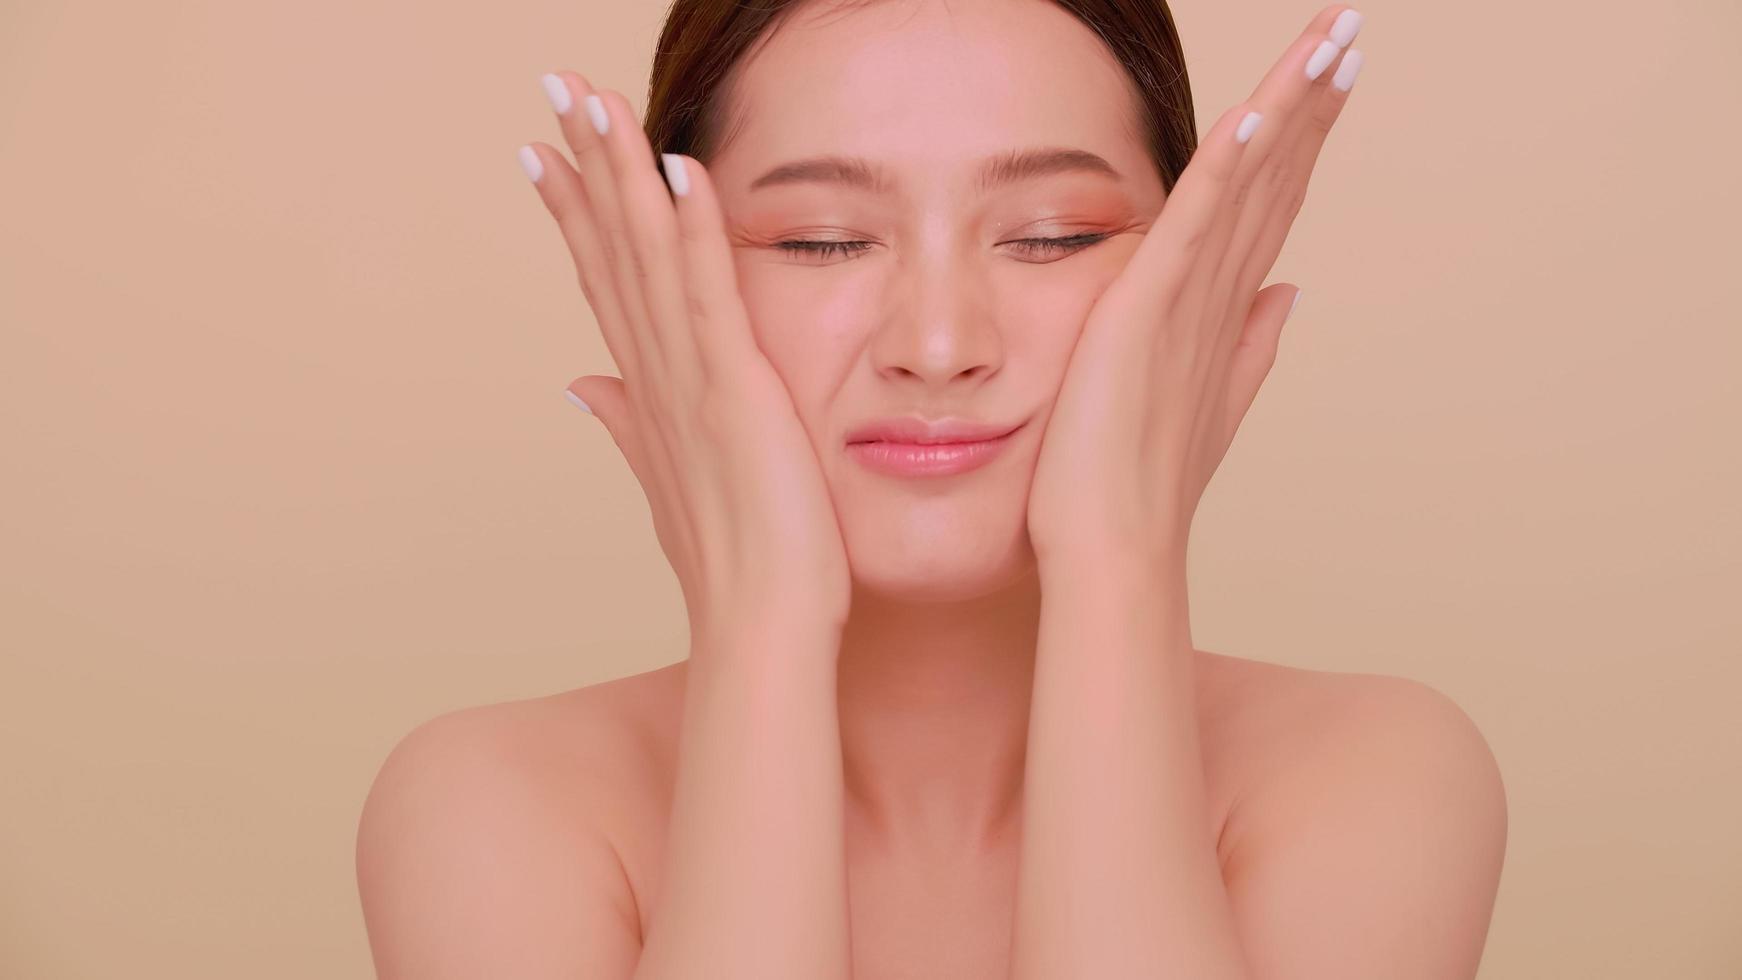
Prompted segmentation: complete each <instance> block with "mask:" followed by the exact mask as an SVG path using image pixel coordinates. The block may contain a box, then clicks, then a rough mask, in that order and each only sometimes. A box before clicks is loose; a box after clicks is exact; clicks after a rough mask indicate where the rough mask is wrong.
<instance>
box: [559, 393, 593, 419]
mask: <svg viewBox="0 0 1742 980" xmlns="http://www.w3.org/2000/svg"><path fill="white" fill-rule="evenodd" d="M563 397H565V398H567V399H568V400H569V401H571V402H574V403H575V406H576V407H577V408H579V409H580V410H581V411H583V412H586V413H587V414H588V415H591V414H593V410H592V409H590V408H588V407H587V403H586V402H584V401H581V399H580V396H579V395H576V394H575V393H574V392H572V391H570V390H568V389H567V388H564V389H563Z"/></svg>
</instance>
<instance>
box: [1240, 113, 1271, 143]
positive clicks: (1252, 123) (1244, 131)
mask: <svg viewBox="0 0 1742 980" xmlns="http://www.w3.org/2000/svg"><path fill="white" fill-rule="evenodd" d="M1263 119H1264V114H1263V113H1261V112H1248V113H1247V114H1246V115H1244V116H1242V117H1241V118H1240V125H1239V126H1238V127H1236V128H1235V130H1234V142H1236V143H1244V142H1246V141H1247V140H1249V139H1251V138H1252V134H1253V133H1255V132H1257V131H1258V123H1259V122H1260V121H1262V120H1263Z"/></svg>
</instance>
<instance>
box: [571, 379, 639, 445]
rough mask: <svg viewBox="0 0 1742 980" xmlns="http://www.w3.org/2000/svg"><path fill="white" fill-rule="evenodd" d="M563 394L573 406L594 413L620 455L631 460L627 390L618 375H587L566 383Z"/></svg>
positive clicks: (632, 443) (630, 424)
mask: <svg viewBox="0 0 1742 980" xmlns="http://www.w3.org/2000/svg"><path fill="white" fill-rule="evenodd" d="M563 395H564V397H566V398H567V399H568V400H569V402H570V403H571V404H573V405H574V406H575V407H577V408H580V409H582V410H583V411H586V412H588V413H590V414H592V415H596V416H598V418H599V421H600V422H603V423H604V424H605V431H607V432H609V433H610V434H611V441H612V442H615V443H616V444H617V448H618V449H619V450H621V451H622V453H623V456H624V458H626V459H630V460H633V459H634V456H632V455H631V452H632V447H633V446H634V444H635V433H634V431H633V429H634V424H633V423H632V422H630V420H629V393H628V389H626V388H625V387H624V386H623V379H622V378H614V377H611V376H610V375H608V374H589V375H585V376H582V377H579V378H576V379H575V380H573V381H570V382H569V385H568V387H567V388H564V389H563Z"/></svg>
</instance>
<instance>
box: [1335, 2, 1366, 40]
mask: <svg viewBox="0 0 1742 980" xmlns="http://www.w3.org/2000/svg"><path fill="white" fill-rule="evenodd" d="M1363 19H1364V18H1363V17H1362V16H1361V15H1360V14H1359V13H1356V12H1355V10H1353V9H1349V10H1345V11H1343V12H1342V13H1340V14H1338V15H1337V19H1336V20H1335V21H1334V22H1333V23H1332V24H1331V41H1332V42H1333V43H1334V44H1336V46H1337V47H1339V48H1346V47H1348V46H1349V42H1350V41H1353V40H1355V35H1357V34H1359V33H1361V21H1362V20H1363Z"/></svg>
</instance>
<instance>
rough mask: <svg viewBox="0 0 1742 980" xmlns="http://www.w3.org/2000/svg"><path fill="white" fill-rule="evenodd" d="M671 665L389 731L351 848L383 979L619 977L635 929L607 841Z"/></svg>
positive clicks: (629, 810)
mask: <svg viewBox="0 0 1742 980" xmlns="http://www.w3.org/2000/svg"><path fill="white" fill-rule="evenodd" d="M668 673H669V668H666V669H664V671H649V672H647V673H645V674H638V675H634V676H632V677H626V678H619V679H617V680H612V681H607V682H604V683H600V684H594V685H590V686H588V687H584V688H579V689H576V690H573V691H567V692H563V693H561V694H554V695H549V696H546V697H538V698H529V699H524V700H516V701H506V702H501V703H497V704H488V705H480V706H476V707H468V708H463V709H459V710H456V711H450V712H446V713H443V714H441V715H438V716H436V717H433V718H431V719H429V720H427V721H425V722H423V723H421V724H419V725H417V726H416V727H414V728H413V729H412V730H411V731H410V732H409V733H407V734H406V735H405V736H404V737H402V738H401V739H400V740H399V742H398V743H397V744H396V745H395V746H394V747H393V749H392V751H391V752H389V753H388V755H387V757H386V759H385V760H384V761H383V762H382V764H381V767H380V770H379V772H378V773H377V774H376V777H375V780H374V782H373V784H372V785H371V787H370V790H369V794H368V797H367V799H366V801H365V803H364V807H363V813H362V816H361V818H360V820H359V824H358V830H357V844H356V865H357V879H358V888H359V891H360V894H361V898H362V903H363V911H364V919H365V923H366V925H367V928H368V931H369V938H370V944H371V947H372V949H373V951H374V955H375V959H376V966H377V970H378V971H379V973H380V975H381V976H382V977H383V978H387V977H392V976H419V977H425V976H427V977H436V976H448V975H455V976H459V975H468V976H470V975H481V974H482V973H494V974H496V975H515V976H527V977H534V976H556V975H562V974H563V971H565V970H566V971H567V972H568V973H570V974H572V973H573V972H574V971H575V970H576V969H579V968H581V967H586V968H587V969H586V970H585V971H584V972H586V975H588V976H625V977H626V976H628V975H629V973H630V971H631V970H632V969H633V965H634V958H635V956H636V955H638V952H639V948H640V926H639V919H638V915H637V911H636V904H635V898H634V893H633V889H632V887H631V885H630V883H629V880H628V876H627V873H626V872H625V870H624V866H623V861H622V858H621V855H620V854H619V848H618V847H617V845H616V844H615V843H614V842H615V841H616V840H617V839H618V835H619V834H620V832H621V831H620V828H621V827H622V826H624V825H625V824H626V823H630V822H633V821H634V820H635V819H636V818H637V816H638V814H637V813H636V812H635V810H634V807H633V802H632V799H633V798H632V795H631V794H630V793H629V792H627V788H628V787H629V785H630V784H632V783H634V782H635V781H637V780H645V779H646V778H647V777H648V761H647V760H648V755H649V752H650V744H649V742H650V740H652V739H655V738H656V736H657V733H656V732H653V731H651V730H650V725H649V722H648V721H647V719H648V718H649V717H650V715H649V713H648V711H647V704H648V703H649V699H651V698H657V697H659V696H660V692H661V691H662V690H663V689H664V688H665V687H666V686H667V685H666V684H665V678H666V675H667V674H668ZM528 957H540V958H542V959H540V961H539V962H533V961H531V960H529V959H528Z"/></svg>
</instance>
